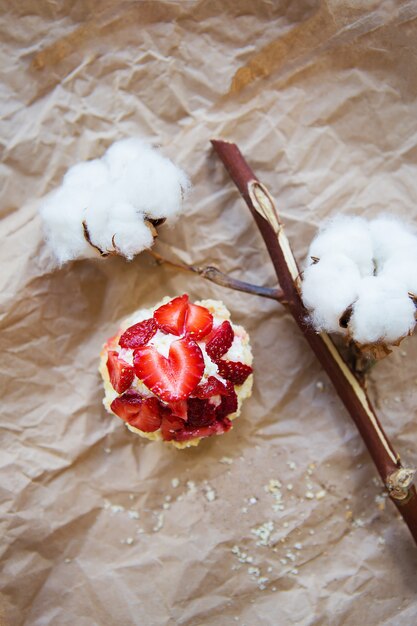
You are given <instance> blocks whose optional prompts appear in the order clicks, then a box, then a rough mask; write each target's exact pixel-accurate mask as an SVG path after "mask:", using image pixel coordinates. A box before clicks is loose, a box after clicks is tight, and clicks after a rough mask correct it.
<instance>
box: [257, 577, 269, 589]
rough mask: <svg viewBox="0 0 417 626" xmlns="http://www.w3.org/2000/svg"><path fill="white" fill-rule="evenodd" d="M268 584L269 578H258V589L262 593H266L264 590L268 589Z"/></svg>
mask: <svg viewBox="0 0 417 626" xmlns="http://www.w3.org/2000/svg"><path fill="white" fill-rule="evenodd" d="M268 583H269V578H267V577H266V576H260V577H259V578H258V588H259V589H260V590H261V591H264V589H266V587H267V584H268Z"/></svg>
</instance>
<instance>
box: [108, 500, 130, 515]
mask: <svg viewBox="0 0 417 626" xmlns="http://www.w3.org/2000/svg"><path fill="white" fill-rule="evenodd" d="M103 508H105V509H110V511H111V512H112V513H122V512H123V511H124V510H125V507H124V506H122V505H121V504H112V503H111V502H109V501H108V500H104V507H103Z"/></svg>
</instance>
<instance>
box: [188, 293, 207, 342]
mask: <svg viewBox="0 0 417 626" xmlns="http://www.w3.org/2000/svg"><path fill="white" fill-rule="evenodd" d="M212 328H213V316H212V314H211V313H210V311H209V310H208V309H206V307H204V306H199V305H198V304H192V303H191V302H189V303H188V310H187V314H186V316H185V332H186V333H187V335H190V336H191V337H192V338H193V339H202V338H203V337H205V336H206V335H208V334H209V333H210V332H211V329H212Z"/></svg>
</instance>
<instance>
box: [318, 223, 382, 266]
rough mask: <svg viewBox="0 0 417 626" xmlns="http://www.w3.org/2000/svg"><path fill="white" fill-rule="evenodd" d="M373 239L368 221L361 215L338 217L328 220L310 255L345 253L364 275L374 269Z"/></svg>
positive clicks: (321, 255) (322, 255) (320, 255)
mask: <svg viewBox="0 0 417 626" xmlns="http://www.w3.org/2000/svg"><path fill="white" fill-rule="evenodd" d="M372 252H373V250H372V240H371V236H370V233H369V228H368V223H367V222H366V220H364V219H362V218H360V217H343V216H342V217H337V218H335V219H333V220H331V221H330V222H328V223H327V224H326V225H325V227H324V228H323V229H322V230H321V231H320V232H319V234H318V235H317V237H316V238H315V239H314V241H313V242H312V243H311V246H310V250H309V256H310V257H317V258H322V257H325V256H328V255H331V254H343V255H344V256H346V257H348V258H349V259H351V260H352V261H353V262H354V263H355V265H356V266H357V268H358V270H359V271H360V273H361V275H362V276H368V275H369V274H370V273H371V272H372V271H373V261H372Z"/></svg>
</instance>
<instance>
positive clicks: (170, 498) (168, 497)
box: [165, 494, 172, 502]
mask: <svg viewBox="0 0 417 626" xmlns="http://www.w3.org/2000/svg"><path fill="white" fill-rule="evenodd" d="M171 500H172V496H170V495H169V494H168V495H167V496H165V502H171Z"/></svg>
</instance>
